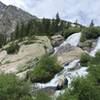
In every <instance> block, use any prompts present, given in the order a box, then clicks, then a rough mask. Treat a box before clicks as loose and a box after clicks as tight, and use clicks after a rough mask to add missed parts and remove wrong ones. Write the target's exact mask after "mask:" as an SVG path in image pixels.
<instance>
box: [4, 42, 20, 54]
mask: <svg viewBox="0 0 100 100" xmlns="http://www.w3.org/2000/svg"><path fill="white" fill-rule="evenodd" d="M19 48H20V47H19V45H18V44H17V43H14V42H11V43H10V44H9V46H8V47H6V48H5V50H6V51H7V54H14V53H17V52H18V51H19Z"/></svg>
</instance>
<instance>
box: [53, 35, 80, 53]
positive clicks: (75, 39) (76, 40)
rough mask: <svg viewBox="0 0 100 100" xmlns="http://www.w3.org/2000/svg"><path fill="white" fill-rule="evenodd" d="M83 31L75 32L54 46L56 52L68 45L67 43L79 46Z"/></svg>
mask: <svg viewBox="0 0 100 100" xmlns="http://www.w3.org/2000/svg"><path fill="white" fill-rule="evenodd" d="M80 37H81V33H74V34H72V35H70V36H69V37H68V38H67V39H66V40H65V41H64V42H63V43H62V44H61V45H60V46H59V47H56V48H54V49H55V53H56V52H57V51H58V50H59V49H60V48H61V47H64V46H66V44H70V45H71V46H75V47H76V46H77V45H78V44H79V42H80Z"/></svg>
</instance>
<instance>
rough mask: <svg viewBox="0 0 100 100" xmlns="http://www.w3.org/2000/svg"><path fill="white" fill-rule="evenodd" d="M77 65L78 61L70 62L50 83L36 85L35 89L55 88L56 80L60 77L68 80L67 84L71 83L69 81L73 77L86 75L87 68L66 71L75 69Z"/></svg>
mask: <svg viewBox="0 0 100 100" xmlns="http://www.w3.org/2000/svg"><path fill="white" fill-rule="evenodd" d="M77 63H79V60H74V61H72V62H71V63H70V64H69V65H68V66H64V69H63V70H62V71H61V72H60V73H58V74H56V75H55V77H54V78H53V79H52V80H51V81H50V82H48V83H44V84H43V83H36V85H37V87H38V88H46V87H56V86H57V84H58V80H59V78H60V77H61V76H62V75H63V76H64V77H65V78H67V79H68V84H70V83H71V80H72V79H73V78H74V77H77V76H85V75H87V71H86V70H87V67H86V68H85V67H84V68H80V69H78V70H74V71H68V69H69V68H73V67H76V65H77Z"/></svg>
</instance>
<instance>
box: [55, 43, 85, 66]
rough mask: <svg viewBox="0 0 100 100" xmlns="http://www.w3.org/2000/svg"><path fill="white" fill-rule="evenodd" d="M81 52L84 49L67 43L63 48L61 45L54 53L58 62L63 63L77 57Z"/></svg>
mask: <svg viewBox="0 0 100 100" xmlns="http://www.w3.org/2000/svg"><path fill="white" fill-rule="evenodd" d="M83 52H84V51H83V50H82V49H81V48H79V47H73V46H70V45H67V46H65V47H64V48H63V47H62V49H59V51H58V52H57V53H56V55H57V58H58V62H60V64H65V63H68V62H71V61H73V60H75V59H79V58H80V55H81V54H82V53H83Z"/></svg>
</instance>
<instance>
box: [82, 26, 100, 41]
mask: <svg viewBox="0 0 100 100" xmlns="http://www.w3.org/2000/svg"><path fill="white" fill-rule="evenodd" d="M98 36H100V27H88V28H84V29H83V30H82V36H81V42H83V41H85V40H87V39H95V38H97V37H98Z"/></svg>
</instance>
